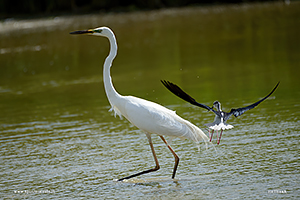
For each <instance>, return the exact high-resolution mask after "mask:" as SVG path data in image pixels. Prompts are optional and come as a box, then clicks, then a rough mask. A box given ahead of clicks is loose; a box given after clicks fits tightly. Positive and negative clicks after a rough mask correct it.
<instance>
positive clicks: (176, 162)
mask: <svg viewBox="0 0 300 200" xmlns="http://www.w3.org/2000/svg"><path fill="white" fill-rule="evenodd" d="M159 137H160V138H161V139H162V140H163V141H164V143H165V144H166V145H167V147H168V148H169V149H170V151H171V152H172V154H173V156H174V158H175V165H174V169H173V175H172V179H174V178H175V174H176V170H177V167H178V163H179V157H178V156H177V154H176V153H175V151H174V150H173V149H172V148H171V146H170V145H169V144H168V143H167V141H166V140H165V138H164V137H163V136H159Z"/></svg>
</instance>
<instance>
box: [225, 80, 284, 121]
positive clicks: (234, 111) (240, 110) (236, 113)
mask: <svg viewBox="0 0 300 200" xmlns="http://www.w3.org/2000/svg"><path fill="white" fill-rule="evenodd" d="M279 83H280V81H279V82H278V83H277V84H276V86H275V87H274V88H273V90H272V91H271V92H270V93H269V94H268V95H267V96H265V97H264V98H262V99H261V100H259V101H257V102H255V103H253V104H251V105H249V106H246V107H243V108H237V109H231V110H230V113H229V114H233V115H234V116H235V117H238V116H240V115H242V114H244V112H246V111H247V110H250V109H252V108H255V107H256V106H257V105H258V104H260V103H261V102H263V101H264V100H266V99H267V98H268V97H269V96H271V94H273V92H274V91H275V90H276V88H277V87H278V85H279Z"/></svg>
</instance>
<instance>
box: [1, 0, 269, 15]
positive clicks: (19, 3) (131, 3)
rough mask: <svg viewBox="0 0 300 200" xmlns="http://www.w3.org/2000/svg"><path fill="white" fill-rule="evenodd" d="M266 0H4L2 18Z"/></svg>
mask: <svg viewBox="0 0 300 200" xmlns="http://www.w3.org/2000/svg"><path fill="white" fill-rule="evenodd" d="M264 1H265V0H227V1H219V0H201V1H199V0H126V1H124V0H26V1H24V0H0V18H2V19H5V18H16V17H39V16H45V15H53V14H80V13H88V12H128V11H136V10H152V9H160V8H167V7H182V6H192V5H203V4H224V3H245V2H264ZM269 1H270V0H269Z"/></svg>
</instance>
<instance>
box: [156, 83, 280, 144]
mask: <svg viewBox="0 0 300 200" xmlns="http://www.w3.org/2000/svg"><path fill="white" fill-rule="evenodd" d="M161 82H162V83H163V85H164V86H165V87H166V88H167V89H168V90H170V91H171V92H172V93H173V94H175V95H176V96H178V97H180V98H181V99H183V100H185V101H187V102H189V103H191V104H193V105H196V106H199V107H201V108H205V109H206V110H208V111H212V112H214V113H215V120H214V121H213V122H212V123H208V124H204V125H205V126H207V127H208V129H209V135H210V139H209V141H210V142H211V140H212V136H213V133H214V131H217V144H219V143H220V140H221V136H222V132H223V130H226V129H231V128H233V126H232V125H230V124H227V123H226V121H227V120H228V119H229V117H230V116H231V115H234V116H235V117H238V116H240V115H242V114H243V113H244V112H246V111H247V110H250V109H252V108H255V107H256V106H257V105H258V104H260V103H261V102H262V101H264V100H265V99H267V98H268V97H269V96H270V95H271V94H272V93H273V92H274V91H275V90H276V88H277V87H278V85H279V83H280V82H278V83H277V85H276V86H275V87H274V88H273V90H272V91H271V92H270V93H269V94H268V95H267V96H265V97H264V98H262V99H261V100H259V101H257V102H255V103H253V104H251V105H249V106H246V107H242V108H237V109H234V108H233V109H231V110H230V112H224V111H222V110H221V103H220V102H219V101H215V102H214V103H213V106H212V107H209V106H207V105H204V104H202V103H198V102H197V101H196V100H195V99H194V98H193V97H191V96H190V95H188V94H187V93H186V92H184V91H183V90H182V89H181V88H180V87H179V86H177V85H176V84H174V83H171V82H169V81H161ZM213 108H216V109H217V110H214V109H213ZM210 130H211V133H210ZM219 130H221V133H220V137H218V131H219Z"/></svg>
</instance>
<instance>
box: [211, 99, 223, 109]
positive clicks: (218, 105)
mask: <svg viewBox="0 0 300 200" xmlns="http://www.w3.org/2000/svg"><path fill="white" fill-rule="evenodd" d="M212 108H216V109H217V110H218V111H221V103H220V102H218V101H215V102H214V104H213V106H212Z"/></svg>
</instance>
